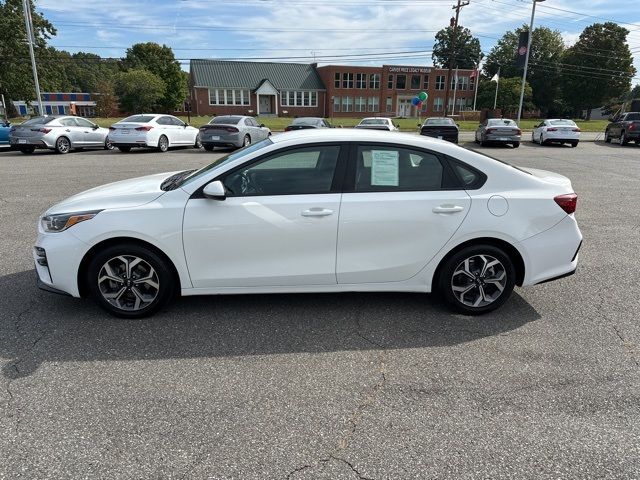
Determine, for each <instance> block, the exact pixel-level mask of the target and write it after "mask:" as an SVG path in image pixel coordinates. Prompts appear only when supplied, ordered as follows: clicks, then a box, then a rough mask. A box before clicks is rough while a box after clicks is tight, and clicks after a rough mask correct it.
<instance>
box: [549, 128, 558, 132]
mask: <svg viewBox="0 0 640 480" xmlns="http://www.w3.org/2000/svg"><path fill="white" fill-rule="evenodd" d="M557 131H558V129H557V128H547V132H557Z"/></svg>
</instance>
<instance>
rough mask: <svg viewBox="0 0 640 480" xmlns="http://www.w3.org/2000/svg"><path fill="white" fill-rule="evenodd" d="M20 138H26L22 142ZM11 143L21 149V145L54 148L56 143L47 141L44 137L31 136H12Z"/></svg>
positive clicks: (15, 147) (13, 146)
mask: <svg viewBox="0 0 640 480" xmlns="http://www.w3.org/2000/svg"><path fill="white" fill-rule="evenodd" d="M20 140H24V142H22V143H21V142H20ZM9 144H10V146H11V147H12V148H14V149H16V150H20V147H35V148H49V149H51V148H54V144H53V143H51V144H49V142H47V141H46V140H44V139H41V138H40V139H38V140H34V139H30V138H12V139H10V141H9Z"/></svg>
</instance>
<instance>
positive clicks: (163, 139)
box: [158, 135, 169, 153]
mask: <svg viewBox="0 0 640 480" xmlns="http://www.w3.org/2000/svg"><path fill="white" fill-rule="evenodd" d="M158 150H160V152H161V153H164V152H166V151H167V150H169V139H168V138H167V136H166V135H160V138H159V139H158Z"/></svg>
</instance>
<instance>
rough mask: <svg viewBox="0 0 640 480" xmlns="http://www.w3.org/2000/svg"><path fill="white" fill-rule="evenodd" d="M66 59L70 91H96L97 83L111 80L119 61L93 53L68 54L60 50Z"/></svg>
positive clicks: (117, 70)
mask: <svg viewBox="0 0 640 480" xmlns="http://www.w3.org/2000/svg"><path fill="white" fill-rule="evenodd" d="M60 55H61V56H62V57H64V58H65V59H66V65H65V67H66V77H67V80H68V82H69V84H70V90H71V91H72V92H90V93H92V92H97V91H98V85H100V84H101V83H102V82H104V81H109V80H112V79H113V77H114V76H115V75H116V74H117V73H118V72H119V70H120V68H119V62H118V61H117V60H113V59H103V58H101V57H100V55H96V54H95V53H85V52H77V53H74V54H72V55H70V54H69V53H67V52H64V51H62V52H60Z"/></svg>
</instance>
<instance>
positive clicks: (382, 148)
mask: <svg viewBox="0 0 640 480" xmlns="http://www.w3.org/2000/svg"><path fill="white" fill-rule="evenodd" d="M443 177H444V167H443V165H442V163H441V162H440V159H439V158H438V157H437V156H436V155H434V154H432V153H429V152H424V151H420V150H412V149H407V148H400V147H395V146H386V145H360V146H358V148H357V154H356V178H355V180H356V181H355V191H356V192H380V191H383V192H386V191H420V190H439V189H441V188H442V181H443Z"/></svg>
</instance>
